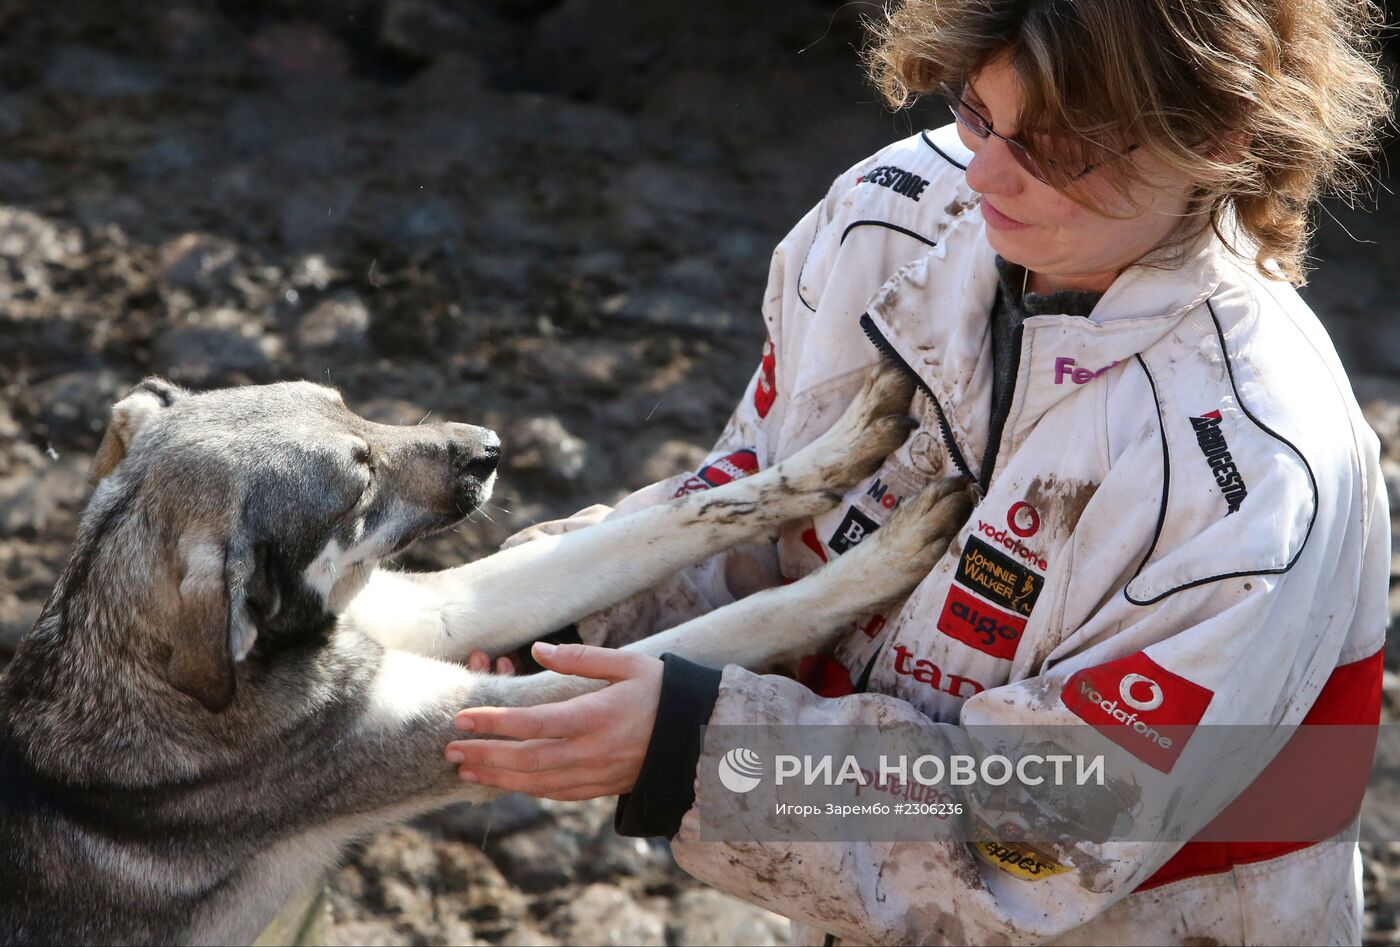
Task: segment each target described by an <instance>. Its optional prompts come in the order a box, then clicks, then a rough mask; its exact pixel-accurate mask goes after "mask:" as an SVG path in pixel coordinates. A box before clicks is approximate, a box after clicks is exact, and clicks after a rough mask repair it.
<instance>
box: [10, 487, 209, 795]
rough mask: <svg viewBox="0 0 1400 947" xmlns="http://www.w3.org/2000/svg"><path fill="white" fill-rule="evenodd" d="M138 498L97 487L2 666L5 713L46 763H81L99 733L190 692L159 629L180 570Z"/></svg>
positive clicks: (16, 735)
mask: <svg viewBox="0 0 1400 947" xmlns="http://www.w3.org/2000/svg"><path fill="white" fill-rule="evenodd" d="M104 486H105V485H104ZM130 502H131V500H130V494H129V493H126V494H122V493H117V492H114V491H103V490H100V491H99V493H98V494H97V495H95V496H94V499H93V502H92V503H91V504H90V505H89V508H88V510H87V512H86V514H85V515H84V517H83V520H82V523H81V524H80V526H79V530H78V536H77V539H76V541H75V544H74V548H73V553H72V555H71V556H70V557H69V560H68V563H67V564H66V565H65V566H64V568H63V571H62V573H61V574H60V575H59V579H58V582H57V583H56V584H55V586H54V589H53V591H52V593H51V594H50V596H49V599H48V601H47V602H45V604H44V607H43V610H42V611H41V612H40V615H39V619H38V621H37V622H36V623H35V625H34V628H33V630H31V631H30V632H29V634H28V635H26V636H25V638H24V640H23V641H22V642H21V644H20V648H19V650H18V652H17V653H16V655H15V658H14V660H13V661H12V662H11V664H10V665H9V667H8V668H7V669H6V672H5V674H4V675H3V676H0V715H3V718H4V721H5V725H6V727H7V729H8V730H9V731H10V733H11V734H12V738H13V739H15V740H17V741H18V742H19V743H20V744H21V745H22V746H24V748H25V750H26V752H27V753H28V754H29V755H30V758H31V760H32V761H34V762H35V763H36V764H38V765H40V766H42V768H44V769H46V770H50V771H55V772H72V771H73V769H74V768H75V767H77V768H81V766H82V764H81V760H82V759H83V758H85V757H86V756H88V754H87V753H85V752H84V748H85V745H87V744H89V743H90V742H91V741H93V740H100V741H102V742H104V743H106V744H109V745H110V744H112V743H113V741H114V730H116V729H118V728H120V727H125V726H128V725H132V722H133V721H140V720H157V721H162V720H165V721H168V720H169V714H168V713H167V712H165V711H168V706H167V705H168V704H169V703H170V702H171V701H187V700H188V698H185V697H184V696H183V695H180V694H178V693H177V692H175V691H173V690H172V689H171V688H170V687H169V685H168V684H166V683H165V681H164V680H163V679H162V677H161V674H160V672H159V669H160V667H161V663H160V662H161V661H162V653H163V652H164V653H167V654H168V648H169V645H168V644H167V643H166V642H165V641H164V640H162V636H161V635H160V634H158V633H157V632H156V630H157V629H161V628H167V627H168V626H169V623H170V621H171V617H172V610H173V609H174V608H175V607H176V606H177V603H176V601H175V597H176V595H177V594H178V586H179V577H178V575H176V573H175V566H174V563H173V562H172V561H171V557H170V556H169V555H168V553H167V552H166V551H165V550H164V549H162V548H159V547H160V545H161V544H160V543H158V542H156V543H153V542H152V541H151V540H152V539H153V538H154V537H150V536H145V537H142V536H139V535H137V533H138V530H137V529H136V528H135V523H136V520H137V517H136V516H134V515H133V514H132V513H131V511H130V507H129V504H130ZM143 540H144V541H143ZM116 739H120V738H116Z"/></svg>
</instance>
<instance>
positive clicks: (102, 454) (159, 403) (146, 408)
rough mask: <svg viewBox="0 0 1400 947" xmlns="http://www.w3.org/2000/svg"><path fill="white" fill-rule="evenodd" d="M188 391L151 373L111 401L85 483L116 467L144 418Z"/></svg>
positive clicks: (91, 481) (151, 416)
mask: <svg viewBox="0 0 1400 947" xmlns="http://www.w3.org/2000/svg"><path fill="white" fill-rule="evenodd" d="M187 394H189V392H187V391H186V390H185V389H183V388H179V387H177V386H175V385H172V384H171V383H170V382H168V381H166V380H165V379H164V378H157V377H155V376H154V375H153V376H151V377H150V378H147V379H146V380H145V381H143V382H141V384H139V385H137V386H136V387H135V388H133V389H131V391H130V392H128V393H127V396H126V397H125V398H123V399H122V400H121V401H118V402H117V403H116V404H114V405H112V417H111V420H110V421H109V422H108V424H107V433H105V434H103V435H102V443H101V444H99V445H98V447H97V455H96V456H95V457H93V458H92V466H91V467H89V468H88V483H90V484H92V485H93V486H94V487H95V486H97V484H98V483H99V482H100V481H101V480H102V478H103V477H105V476H107V475H108V474H109V473H111V472H112V471H113V470H115V469H116V466H117V464H119V463H121V459H122V458H123V457H125V456H126V450H127V448H128V447H130V446H131V442H132V440H134V439H135V437H136V435H137V433H139V432H140V430H141V428H143V427H145V426H146V422H147V421H149V420H150V419H151V418H153V417H155V415H156V413H157V412H158V411H162V410H164V409H165V408H168V407H170V406H171V405H172V404H174V403H175V402H176V401H178V400H179V399H181V398H183V397H184V396H185V395H187Z"/></svg>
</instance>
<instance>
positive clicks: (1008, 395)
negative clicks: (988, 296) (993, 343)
mask: <svg viewBox="0 0 1400 947" xmlns="http://www.w3.org/2000/svg"><path fill="white" fill-rule="evenodd" d="M998 293H1000V290H998ZM1025 329H1026V327H1025V325H1024V324H1022V325H1018V326H1016V328H1015V329H1013V330H1012V332H1011V385H1010V387H1009V388H1008V389H1007V390H1006V391H1002V392H998V391H997V390H996V380H995V379H993V381H992V386H993V390H992V398H993V405H994V406H993V408H992V417H991V423H990V424H989V425H988V427H987V450H986V452H985V453H984V454H983V455H982V475H983V482H982V484H981V486H982V491H983V492H984V493H985V492H986V490H987V487H988V486H990V485H991V482H992V473H993V471H995V470H996V466H997V455H998V454H999V453H1000V452H1001V438H1002V434H1004V433H1005V431H1006V419H1007V418H1009V417H1010V416H1011V401H1012V399H1013V398H1015V396H1016V383H1017V382H1018V381H1019V380H1020V377H1019V376H1020V364H1021V336H1022V334H1023V333H1024V332H1025ZM993 361H995V354H994V355H993ZM994 374H995V373H994ZM998 396H1000V401H998V400H997V398H998Z"/></svg>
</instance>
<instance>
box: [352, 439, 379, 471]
mask: <svg viewBox="0 0 1400 947" xmlns="http://www.w3.org/2000/svg"><path fill="white" fill-rule="evenodd" d="M355 463H357V464H360V465H361V466H363V467H367V468H368V469H369V472H370V473H374V471H375V467H374V454H373V453H372V452H371V451H370V449H369V445H368V444H360V445H358V446H357V447H356V448H355Z"/></svg>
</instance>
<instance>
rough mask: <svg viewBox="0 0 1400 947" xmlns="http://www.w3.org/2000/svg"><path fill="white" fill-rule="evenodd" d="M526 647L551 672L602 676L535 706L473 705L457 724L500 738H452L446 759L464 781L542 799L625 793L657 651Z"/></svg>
mask: <svg viewBox="0 0 1400 947" xmlns="http://www.w3.org/2000/svg"><path fill="white" fill-rule="evenodd" d="M532 653H533V654H534V656H535V660H536V661H538V662H539V663H540V664H541V665H543V666H544V667H545V668H547V669H549V670H551V671H557V672H558V673H560V674H573V675H577V676H579V677H587V678H592V679H594V680H599V681H609V682H610V683H609V684H608V686H607V687H605V688H603V689H602V690H600V691H595V692H594V693H591V694H585V695H583V696H582V697H575V698H572V699H571V700H565V701H560V702H559V703H557V704H540V705H538V706H535V707H474V708H472V709H470V710H463V711H461V712H460V713H458V714H457V716H456V717H455V718H454V719H453V724H454V725H455V726H456V727H457V729H458V730H462V731H465V732H468V733H472V734H474V735H477V736H503V737H510V738H512V740H513V741H518V742H507V741H505V740H458V741H454V742H452V743H449V744H448V745H447V751H446V756H447V760H448V762H451V763H456V764H458V767H457V771H458V773H459V775H460V776H461V777H462V779H464V780H468V781H470V782H474V783H479V784H480V785H482V786H496V787H499V788H501V789H506V790H511V791H514V792H523V793H527V794H529V795H531V796H540V797H542V798H545V799H560V800H567V801H574V800H578V799H593V798H595V797H597V796H616V795H620V794H622V793H625V792H630V791H631V790H632V786H633V785H634V784H635V783H636V782H637V774H638V773H640V772H641V769H642V760H643V759H644V758H645V757H646V752H647V743H648V742H649V741H650V740H651V728H652V725H653V724H654V723H655V722H656V706H657V702H658V700H659V698H660V696H661V673H662V668H663V665H662V663H661V661H660V659H659V658H653V657H651V656H649V655H644V654H637V653H636V652H632V651H615V650H613V649H611V648H594V647H591V646H589V645H581V644H569V645H549V644H545V643H543V642H539V643H537V644H536V645H535V646H534V649H533V651H532Z"/></svg>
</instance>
